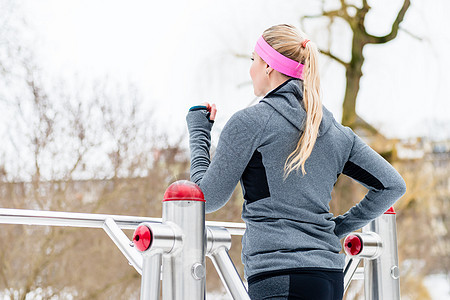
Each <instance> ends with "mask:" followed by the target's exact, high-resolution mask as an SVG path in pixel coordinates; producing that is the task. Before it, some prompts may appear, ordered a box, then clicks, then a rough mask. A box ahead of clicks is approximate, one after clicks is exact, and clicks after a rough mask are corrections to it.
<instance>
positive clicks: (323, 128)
mask: <svg viewBox="0 0 450 300" xmlns="http://www.w3.org/2000/svg"><path fill="white" fill-rule="evenodd" d="M302 87H303V82H302V81H300V80H298V79H295V78H291V79H288V80H287V81H285V82H284V83H282V84H281V85H279V86H278V87H277V88H275V89H274V90H272V91H270V92H269V93H268V94H267V95H266V96H264V98H263V99H262V100H261V101H260V102H263V103H267V104H268V105H270V106H271V107H273V109H275V110H276V111H277V112H278V113H279V114H280V115H282V116H283V117H284V118H286V119H287V120H288V121H289V122H290V123H291V124H292V125H294V126H295V127H296V128H297V129H298V130H300V131H304V128H305V121H306V111H305V109H304V106H303V88H302ZM322 110H323V116H322V122H321V123H320V127H319V136H322V135H324V134H325V133H326V132H327V131H328V129H329V128H330V126H331V124H332V120H333V114H332V113H331V112H330V111H328V110H327V109H326V108H325V107H324V106H322Z"/></svg>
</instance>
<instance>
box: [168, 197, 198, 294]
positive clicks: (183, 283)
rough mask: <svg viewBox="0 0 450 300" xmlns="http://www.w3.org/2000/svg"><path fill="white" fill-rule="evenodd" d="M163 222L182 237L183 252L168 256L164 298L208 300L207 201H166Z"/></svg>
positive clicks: (180, 250) (181, 250) (174, 252)
mask: <svg viewBox="0 0 450 300" xmlns="http://www.w3.org/2000/svg"><path fill="white" fill-rule="evenodd" d="M162 219H163V224H170V225H172V226H173V225H174V227H175V228H179V232H180V233H181V237H182V245H181V247H176V248H180V249H179V250H178V249H176V250H175V251H173V252H171V253H170V254H167V255H164V259H163V286H162V288H163V293H162V294H163V299H164V300H182V299H195V300H203V299H205V276H206V268H205V247H206V231H205V202H203V201H187V200H180V201H176V200H174V201H163V218H162Z"/></svg>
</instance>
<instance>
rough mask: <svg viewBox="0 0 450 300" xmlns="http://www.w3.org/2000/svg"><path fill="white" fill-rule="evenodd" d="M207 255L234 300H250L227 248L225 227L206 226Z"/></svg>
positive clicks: (229, 245)
mask: <svg viewBox="0 0 450 300" xmlns="http://www.w3.org/2000/svg"><path fill="white" fill-rule="evenodd" d="M207 232H208V234H207V237H208V243H207V246H208V247H207V248H208V249H207V255H208V256H209V257H210V258H211V260H212V262H213V263H214V266H215V267H216V270H217V273H218V274H219V276H220V279H221V280H222V283H223V285H224V286H225V287H226V289H227V291H228V293H229V294H230V295H231V297H232V298H233V299H235V300H250V297H249V296H248V293H247V290H246V288H245V286H244V284H243V283H242V280H241V277H240V276H239V273H238V272H237V270H236V268H235V266H234V264H233V262H232V260H231V258H230V256H229V255H228V250H229V249H230V247H231V235H230V233H229V232H228V230H226V229H225V228H220V227H210V226H208V227H207Z"/></svg>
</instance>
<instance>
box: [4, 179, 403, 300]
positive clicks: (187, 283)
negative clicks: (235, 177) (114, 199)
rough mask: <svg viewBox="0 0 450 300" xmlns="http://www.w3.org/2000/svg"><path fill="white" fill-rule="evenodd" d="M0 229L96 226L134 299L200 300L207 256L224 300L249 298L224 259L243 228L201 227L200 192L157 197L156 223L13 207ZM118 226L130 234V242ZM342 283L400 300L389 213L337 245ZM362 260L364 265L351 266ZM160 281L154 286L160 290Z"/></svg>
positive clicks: (178, 189)
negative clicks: (122, 262) (342, 260)
mask: <svg viewBox="0 0 450 300" xmlns="http://www.w3.org/2000/svg"><path fill="white" fill-rule="evenodd" d="M0 224H24V225H48V226H70V227H88V228H103V229H104V230H105V232H106V233H107V234H108V236H109V237H110V238H111V239H112V240H113V242H114V243H115V244H116V246H117V247H118V248H119V249H120V251H121V252H122V253H123V255H124V256H125V257H126V258H127V259H128V261H129V263H130V264H131V265H132V266H133V267H134V268H135V269H136V271H137V272H139V274H141V275H142V277H141V299H142V300H144V299H145V300H156V299H160V296H161V294H162V299H163V300H182V299H189V300H190V299H194V300H204V299H205V291H206V288H205V281H206V268H205V267H206V265H205V256H208V257H209V258H210V259H211V260H212V262H213V263H214V266H215V267H216V270H217V272H218V274H219V276H220V278H221V280H222V282H223V284H224V286H225V288H226V289H227V291H228V293H229V295H230V296H231V298H232V299H236V300H237V299H239V300H241V299H243V300H247V299H250V298H249V296H248V294H247V290H246V288H245V286H244V284H243V282H242V280H241V278H240V276H239V274H238V272H237V271H236V268H235V266H234V264H233V262H232V261H231V259H230V257H229V255H228V250H229V249H230V247H231V235H243V234H244V232H245V224H242V223H230V222H210V221H207V222H205V200H204V197H203V193H202V192H201V190H200V188H199V187H198V186H197V185H195V184H194V183H192V182H189V181H177V182H175V183H173V184H172V185H170V186H169V187H168V189H167V190H166V192H165V194H164V199H163V209H162V219H159V218H144V217H132V216H119V215H102V214H82V213H67V212H51V211H34V210H21V209H0ZM122 229H133V230H135V232H134V234H133V242H131V241H130V240H129V239H128V237H127V236H126V235H125V233H124V232H123V231H122ZM344 250H345V252H346V254H347V256H346V265H345V268H344V285H345V289H347V288H348V286H349V284H350V282H351V280H355V279H364V283H365V284H364V289H365V299H366V300H381V299H392V300H398V299H400V282H399V267H398V255H397V238H396V224H395V212H394V210H393V208H391V209H389V210H388V211H387V212H386V213H385V214H384V215H382V216H380V217H379V218H377V219H376V220H374V221H372V222H371V223H369V224H368V225H367V226H365V227H364V228H363V229H362V233H357V232H355V233H352V234H350V235H348V236H347V237H346V238H345V240H344ZM361 261H364V267H358V266H359V264H360V262H361ZM161 282H162V285H161Z"/></svg>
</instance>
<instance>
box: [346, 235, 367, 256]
mask: <svg viewBox="0 0 450 300" xmlns="http://www.w3.org/2000/svg"><path fill="white" fill-rule="evenodd" d="M362 248H363V247H362V241H361V239H360V238H359V237H358V236H356V235H349V236H347V237H346V238H345V241H344V250H345V253H347V254H348V255H358V254H359V253H361V251H362Z"/></svg>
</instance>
